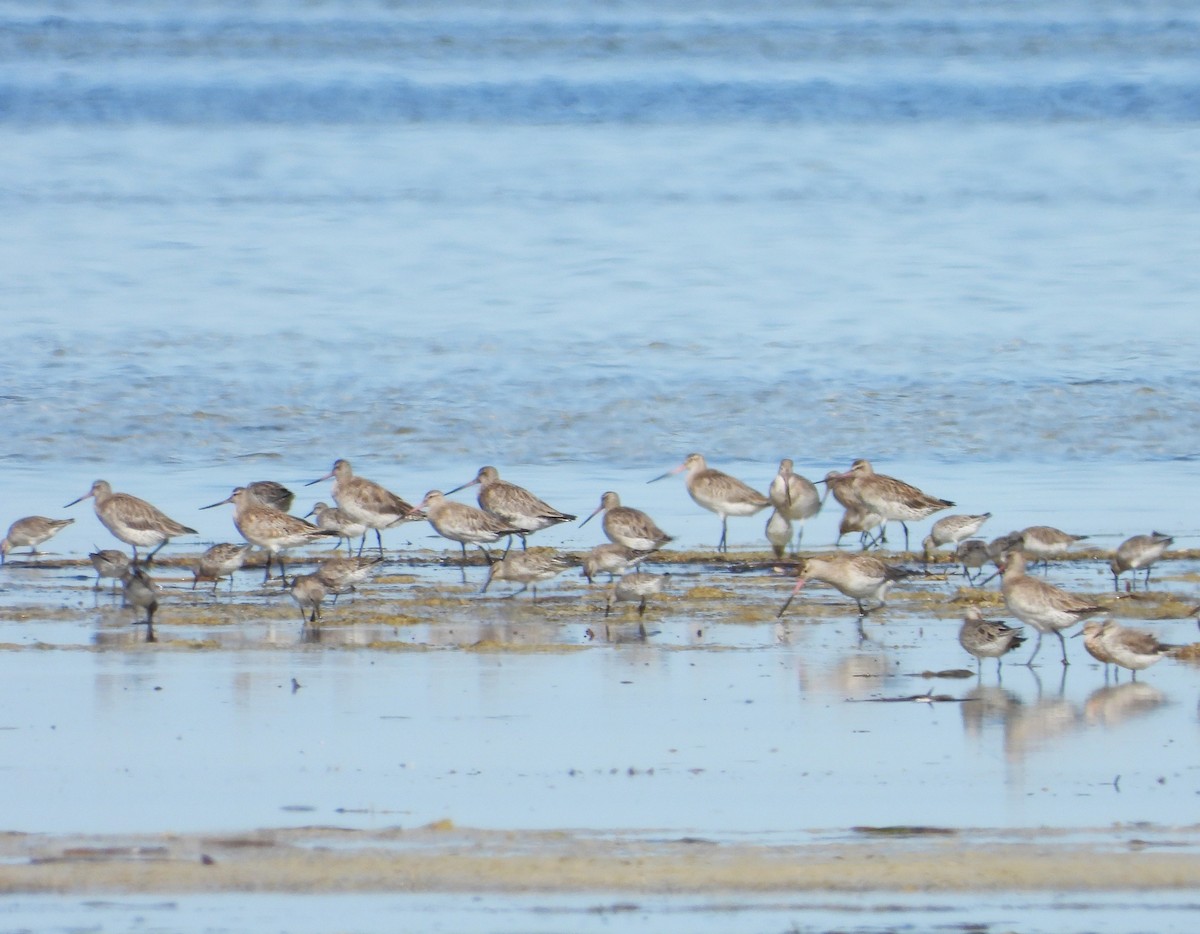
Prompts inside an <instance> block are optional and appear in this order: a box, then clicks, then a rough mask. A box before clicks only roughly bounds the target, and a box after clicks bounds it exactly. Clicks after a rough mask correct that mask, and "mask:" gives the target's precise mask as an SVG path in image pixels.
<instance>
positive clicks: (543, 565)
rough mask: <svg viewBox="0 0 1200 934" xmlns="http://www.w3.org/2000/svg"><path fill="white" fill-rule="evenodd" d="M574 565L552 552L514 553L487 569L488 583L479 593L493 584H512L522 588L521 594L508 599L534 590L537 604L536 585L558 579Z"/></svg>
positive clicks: (535, 550) (513, 594)
mask: <svg viewBox="0 0 1200 934" xmlns="http://www.w3.org/2000/svg"><path fill="white" fill-rule="evenodd" d="M572 563H573V562H572V561H571V559H570V558H568V557H567V556H566V555H561V554H559V553H558V552H556V551H552V550H550V549H544V548H538V549H534V550H533V551H514V552H512V553H510V554H507V555H505V556H504V557H503V558H500V559H499V560H498V561H495V562H493V563H492V566H491V567H490V568H488V576H487V580H486V581H484V584H483V587H482V589H481V590H480V591H479V592H480V593H486V592H487V589H488V587H490V586H491V584H492V581H512V582H513V583H514V584H520V585H521V587H520V589H518V590H514V591H513V592H512V593H509V594H505V595H504V596H505V599H510V598H512V597H515V596H516V595H517V594H520V593H524V592H525V591H526V590H530V589H531V588H532V598H533V602H534V603H537V585H538V584H540V583H541V582H542V581H548V580H550V578H552V577H557V576H558V575H559V574H561V573H562V572H563V571H565V570H566V569H567V568H569V567H571V565H572Z"/></svg>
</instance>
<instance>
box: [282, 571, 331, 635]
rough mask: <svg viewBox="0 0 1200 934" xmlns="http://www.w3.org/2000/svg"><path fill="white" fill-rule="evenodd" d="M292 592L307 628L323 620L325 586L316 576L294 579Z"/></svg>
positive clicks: (301, 575)
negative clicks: (322, 609) (322, 608)
mask: <svg viewBox="0 0 1200 934" xmlns="http://www.w3.org/2000/svg"><path fill="white" fill-rule="evenodd" d="M290 592H291V595H292V599H293V600H294V601H295V602H296V606H298V607H300V619H301V621H302V622H303V623H304V625H305V626H308V624H309V623H315V622H316V621H317V620H319V619H320V618H321V603H322V602H323V601H324V600H325V585H324V584H322V583H321V581H320V580H318V578H317V575H316V574H300V575H298V576H296V577H294V578H293V579H292V583H291V587H290Z"/></svg>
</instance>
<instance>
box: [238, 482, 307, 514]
mask: <svg viewBox="0 0 1200 934" xmlns="http://www.w3.org/2000/svg"><path fill="white" fill-rule="evenodd" d="M245 490H246V492H247V493H248V494H249V495H250V497H251V498H253V499H256V500H258V501H259V502H260V503H262V504H263V505H264V506H271V507H272V508H274V509H278V510H279V511H280V512H287V511H288V510H290V509H291V508H292V501H293V500H295V498H296V494H295V493H293V492H292V491H291V490H289V489H288V488H287V487H286V486H284V485H283V484H282V483H276V482H275V481H274V480H255V481H254V482H253V483H247V484H246V486H245Z"/></svg>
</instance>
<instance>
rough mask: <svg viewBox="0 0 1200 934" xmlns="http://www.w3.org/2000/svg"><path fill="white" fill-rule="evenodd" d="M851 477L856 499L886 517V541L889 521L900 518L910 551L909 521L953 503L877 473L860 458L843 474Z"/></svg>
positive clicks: (906, 544) (853, 496)
mask: <svg viewBox="0 0 1200 934" xmlns="http://www.w3.org/2000/svg"><path fill="white" fill-rule="evenodd" d="M841 478H843V479H848V480H850V481H851V482H850V493H849V496H850V497H852V498H855V499H857V500H858V501H859V502H860V503H861V504H862V505H863V506H864V507H865V508H866V510H867V511H870V512H874V513H877V514H878V515H880V516H882V517H883V522H884V532H885V536H884V539H883V540H884V541H886V531H887V523H888V522H899V523H900V527H901V528H902V529H904V550H905V551H908V525H907V523H909V522H912V521H914V520H917V519H924V518H925V517H926V516H931V515H933V513H935V512H940V511H941V510H943V509H949V508H950V507H951V506H953V505H954V503H952V502H951V501H950V500H948V499H938V498H937V497H936V496H930V495H929V494H928V493H923V492H922V491H921V490H918V489H917V488H916V487H915V486H913V485H912V484H910V483H905V482H904V481H903V480H897V479H896V478H895V477H889V476H887V475H886V474H881V473H876V472H875V468H873V467H872V466H871V462H870V461H868V460H865V459H863V458H859V459H858V460H856V461H855V462H854V463H853V464H851V465H850V469H849V470H848V471H846V472H845V473H844V474H842V475H841Z"/></svg>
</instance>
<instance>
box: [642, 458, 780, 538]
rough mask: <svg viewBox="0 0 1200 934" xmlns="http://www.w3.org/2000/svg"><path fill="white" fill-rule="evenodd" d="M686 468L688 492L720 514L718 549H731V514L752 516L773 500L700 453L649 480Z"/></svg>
mask: <svg viewBox="0 0 1200 934" xmlns="http://www.w3.org/2000/svg"><path fill="white" fill-rule="evenodd" d="M685 471H686V472H687V477H686V478H685V481H684V482H685V484H686V485H687V491H688V494H689V495H690V496H691V497H692V499H693V500H695V502H696V503H698V504H699V505H701V506H703V507H704V508H705V509H707V510H709V511H710V512H715V513H716V514H717V515H718V516H720V517H721V540H720V541H719V542H718V543H717V551H727V550H728V546H727V545H726V537H727V534H728V519H729V517H730V516H752V515H754V514H755V513H756V512H759V511H760V510H762V509H765V508H766V507H767V506H770V505H771V501H770V500H769V499H768V498H767V497H765V496H763V495H762V494H761V493H760V492H758V490H756V489H754V488H753V487H750V486H748V485H747V484H745V483H743V482H742V481H741V480H739V479H737V478H736V477H731V476H729V474H727V473H722V472H721V471H719V470H715V469H714V468H712V467H709V466H708V464H706V463H705V461H704V457H703V456H702V455H700V454H689V455H688V456H687V457H686V458H684V461H683V463H682V464H680V465H679V466H678V467H675V468H673V469H671V470H668V471H667V472H666V473H664V474H659V475H658V476H657V477H655V478H654V479H653V480H649V481H647V482H649V483H655V482H657V481H659V480H662V479H665V478H666V477H671V476H674V475H675V474H677V473H683V472H685Z"/></svg>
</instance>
